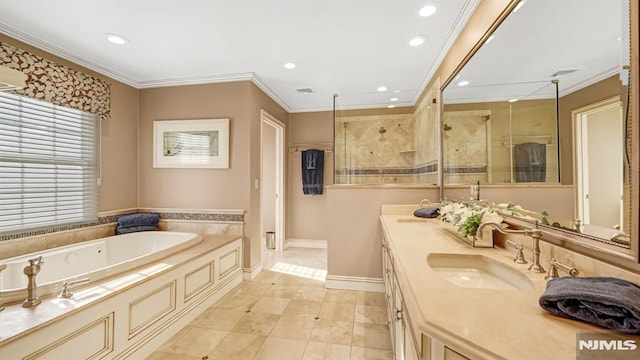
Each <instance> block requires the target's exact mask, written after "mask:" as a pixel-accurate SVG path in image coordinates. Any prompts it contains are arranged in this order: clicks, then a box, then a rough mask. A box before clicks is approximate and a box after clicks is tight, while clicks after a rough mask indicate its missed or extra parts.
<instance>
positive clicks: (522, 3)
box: [513, 0, 527, 12]
mask: <svg viewBox="0 0 640 360" xmlns="http://www.w3.org/2000/svg"><path fill="white" fill-rule="evenodd" d="M526 2H527V0H520V2H519V3H518V5H516V7H515V8H514V9H513V12H518V10H520V8H521V7H522V5H524V4H525V3H526Z"/></svg>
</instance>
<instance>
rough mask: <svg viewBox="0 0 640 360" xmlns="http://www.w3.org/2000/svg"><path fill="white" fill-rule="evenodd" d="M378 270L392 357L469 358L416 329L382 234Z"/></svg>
mask: <svg viewBox="0 0 640 360" xmlns="http://www.w3.org/2000/svg"><path fill="white" fill-rule="evenodd" d="M382 271H383V275H382V277H383V280H384V291H385V299H386V306H387V324H388V325H389V332H390V334H391V345H392V349H393V354H394V358H395V359H396V360H471V359H469V358H467V357H465V356H463V355H462V354H460V353H458V352H457V351H455V350H453V349H451V348H449V347H448V346H446V345H445V344H443V343H442V342H440V341H439V340H437V339H434V338H432V337H429V336H426V335H423V334H420V333H417V332H416V331H415V330H414V327H413V323H412V321H411V315H410V314H409V311H408V310H407V307H406V305H405V300H404V297H403V295H402V289H401V288H400V285H399V284H398V278H397V276H396V271H395V268H394V257H393V251H392V249H391V247H390V246H389V243H388V242H387V241H386V239H385V237H384V234H383V235H382Z"/></svg>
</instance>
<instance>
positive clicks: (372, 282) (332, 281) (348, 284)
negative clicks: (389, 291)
mask: <svg viewBox="0 0 640 360" xmlns="http://www.w3.org/2000/svg"><path fill="white" fill-rule="evenodd" d="M325 287H326V288H327V289H341V290H358V291H372V292H384V282H383V281H382V279H379V278H366V277H355V276H337V275H327V279H326V281H325Z"/></svg>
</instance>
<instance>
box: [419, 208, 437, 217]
mask: <svg viewBox="0 0 640 360" xmlns="http://www.w3.org/2000/svg"><path fill="white" fill-rule="evenodd" d="M413 215H414V216H417V217H420V218H427V219H431V218H435V217H438V215H440V209H439V208H437V207H425V208H420V209H418V210H416V211H414V212H413Z"/></svg>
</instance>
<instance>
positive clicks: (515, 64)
mask: <svg viewBox="0 0 640 360" xmlns="http://www.w3.org/2000/svg"><path fill="white" fill-rule="evenodd" d="M521 2H522V1H521ZM628 24H629V22H628V0H607V1H603V0H561V1H558V0H527V1H526V2H525V3H524V5H522V6H521V8H520V9H518V11H517V12H515V13H511V14H509V16H508V17H507V18H506V19H505V21H504V22H503V23H502V24H501V25H500V27H499V28H498V29H497V30H496V31H495V32H494V35H495V36H494V37H493V39H492V40H491V41H490V42H488V43H485V44H484V45H483V46H482V48H480V50H479V51H478V52H477V53H476V54H475V55H474V56H473V57H472V58H471V60H470V61H469V62H468V63H467V64H466V65H465V66H464V68H463V69H462V71H461V72H460V73H459V77H457V78H456V79H455V80H454V81H453V82H452V83H451V84H450V85H449V86H448V87H447V89H446V91H445V93H444V100H445V102H446V103H462V102H465V103H468V102H485V101H505V100H512V99H513V100H516V99H519V100H522V99H540V98H552V97H555V91H556V90H555V85H552V83H551V80H558V88H559V95H560V96H564V95H566V94H569V93H571V92H574V91H576V90H579V89H581V88H583V87H586V86H589V85H591V84H593V83H595V82H597V81H600V80H603V79H605V78H608V77H610V76H612V75H616V74H619V73H621V66H622V65H625V64H629V62H628V60H623V59H628V56H629V54H628V53H629V42H628V29H629V25H628ZM619 38H620V39H619ZM625 39H627V40H625ZM574 70H575V71H574ZM625 74H626V73H624V72H623V75H622V78H625V77H626V76H625ZM460 81H468V82H469V84H468V85H466V86H459V85H458V83H459V82H460Z"/></svg>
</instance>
